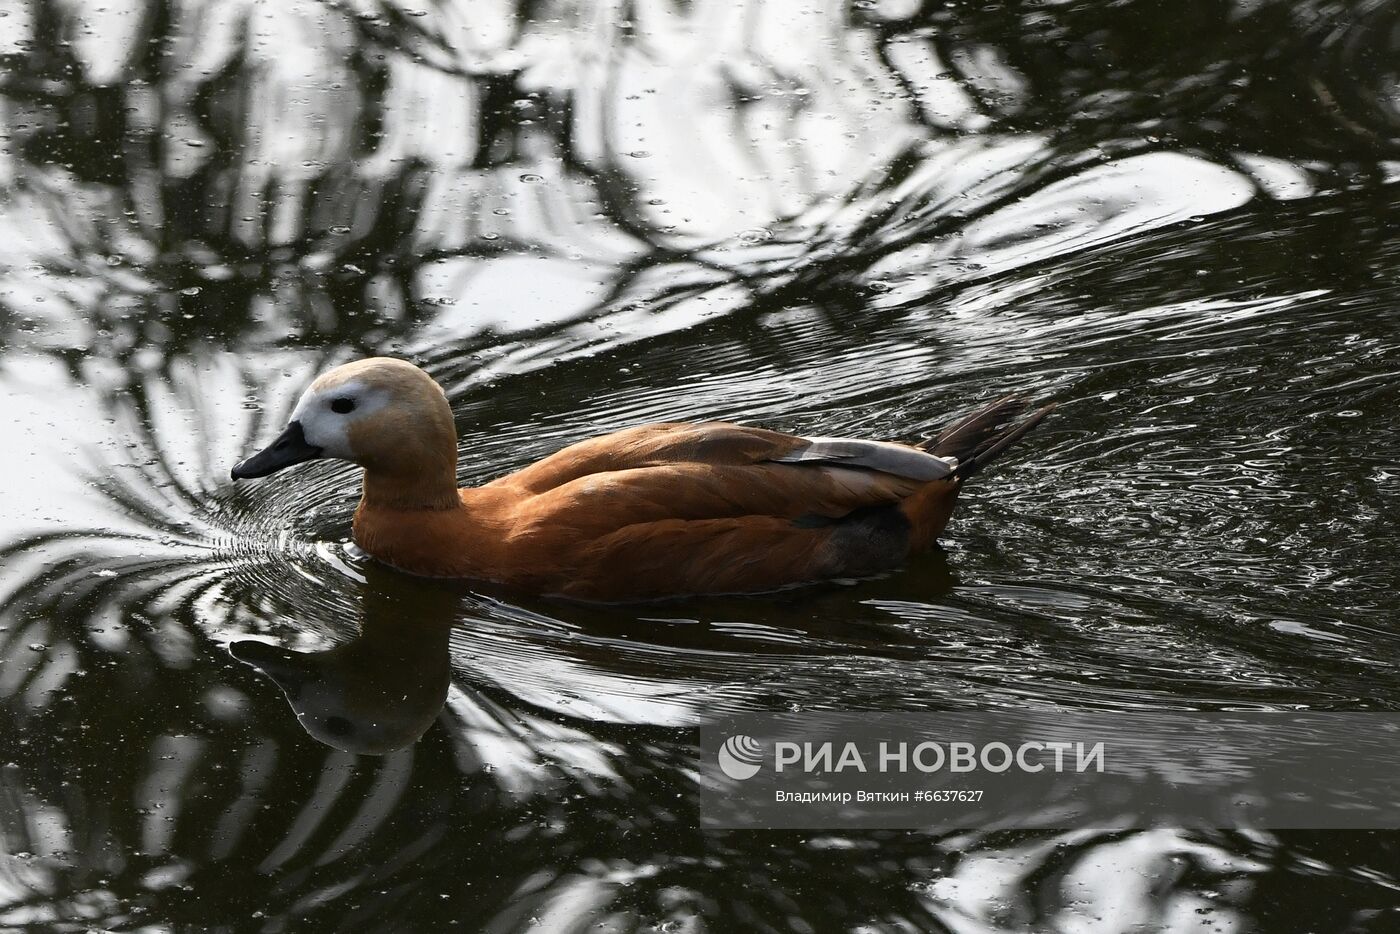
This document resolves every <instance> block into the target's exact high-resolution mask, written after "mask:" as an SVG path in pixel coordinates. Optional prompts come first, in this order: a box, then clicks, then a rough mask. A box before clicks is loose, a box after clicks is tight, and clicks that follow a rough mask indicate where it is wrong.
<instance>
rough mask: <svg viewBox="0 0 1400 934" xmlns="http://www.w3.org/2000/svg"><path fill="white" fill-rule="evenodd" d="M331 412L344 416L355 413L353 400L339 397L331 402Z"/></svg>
mask: <svg viewBox="0 0 1400 934" xmlns="http://www.w3.org/2000/svg"><path fill="white" fill-rule="evenodd" d="M331 411H332V412H334V413H335V414H337V415H345V414H347V413H349V412H353V411H355V400H354V399H347V398H345V397H344V396H341V397H340V398H339V399H332V400H331Z"/></svg>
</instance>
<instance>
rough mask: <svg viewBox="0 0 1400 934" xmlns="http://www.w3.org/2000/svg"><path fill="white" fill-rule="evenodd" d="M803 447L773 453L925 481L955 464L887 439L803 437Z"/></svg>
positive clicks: (940, 475) (796, 461) (783, 460)
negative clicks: (805, 443)
mask: <svg viewBox="0 0 1400 934" xmlns="http://www.w3.org/2000/svg"><path fill="white" fill-rule="evenodd" d="M802 440H804V441H806V442H807V446H806V447H801V448H798V449H797V450H795V451H791V452H789V453H787V454H784V455H783V456H782V457H775V458H774V460H775V461H777V462H779V463H783V464H819V463H820V464H831V465H833V466H839V467H862V468H864V469H866V470H878V471H880V472H881V473H887V474H892V475H894V476H896V477H905V478H907V479H910V480H919V481H924V482H927V481H929V480H939V479H941V478H943V477H946V476H948V475H949V474H951V473H952V472H953V468H954V467H956V466H958V459H957V458H956V457H935V456H934V455H932V454H929V453H928V452H927V451H920V450H918V449H917V448H911V447H905V446H904V445H902V444H894V443H891V442H889V441H857V440H854V439H851V438H803V439H802Z"/></svg>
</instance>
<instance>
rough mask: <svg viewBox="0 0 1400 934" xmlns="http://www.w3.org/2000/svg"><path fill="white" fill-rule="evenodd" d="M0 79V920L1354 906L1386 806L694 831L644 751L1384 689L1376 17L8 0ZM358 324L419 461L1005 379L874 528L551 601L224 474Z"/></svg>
mask: <svg viewBox="0 0 1400 934" xmlns="http://www.w3.org/2000/svg"><path fill="white" fill-rule="evenodd" d="M0 69H2V70H0V74H3V77H2V78H0V121H3V125H4V136H3V141H2V142H0V191H2V192H3V195H0V274H2V275H3V281H0V335H3V345H2V346H3V350H0V384H2V385H3V388H4V392H5V394H6V397H7V399H8V402H9V404H8V405H7V406H6V408H7V411H9V412H10V413H11V415H12V416H13V417H14V419H15V422H14V426H13V427H12V429H11V432H10V435H9V443H8V444H7V445H6V446H5V449H6V452H5V454H4V457H3V466H0V477H3V480H4V483H5V487H6V495H5V497H4V498H3V500H0V518H3V523H4V525H3V529H4V535H3V538H4V543H3V562H0V599H3V610H0V699H3V715H0V929H4V930H9V929H26V928H32V929H43V930H57V931H67V930H72V931H84V930H123V931H126V930H131V931H137V930H139V931H165V930H250V931H251V930H267V931H283V930H355V931H369V930H374V931H379V930H383V931H404V930H411V931H431V930H444V929H449V928H454V929H462V930H475V929H480V930H487V931H493V932H509V931H539V932H573V931H579V932H582V931H611V932H627V931H677V932H699V931H710V932H728V931H877V930H878V931H910V930H947V931H954V932H959V934H963V932H991V931H1002V930H1014V931H1021V930H1035V931H1064V932H1089V931H1095V932H1096V931H1110V932H1118V931H1129V930H1140V931H1171V932H1178V931H1182V932H1184V931H1192V932H1195V931H1223V932H1235V931H1270V932H1273V931H1278V932H1283V931H1289V932H1291V931H1334V930H1335V931H1341V930H1347V931H1355V932H1361V931H1389V930H1395V929H1396V925H1397V921H1400V914H1397V907H1396V906H1397V905H1400V836H1397V835H1396V834H1381V833H1375V834H1362V833H1345V834H1343V833H1338V832H1316V833H1300V832H1289V833H1264V832H1254V833H1205V832H1186V831H1181V830H1174V829H1170V828H1160V829H1155V830H1149V831H1132V832H1130V831H1115V832H1109V831H1074V832H1065V833H1060V834H1047V833H1012V832H998V833H982V832H968V833H965V834H960V835H956V836H952V837H946V836H945V837H932V836H927V835H919V834H897V833H860V834H849V833H840V834H837V833H792V832H771V833H746V834H726V835H718V834H711V835H706V834H702V833H701V832H700V831H699V830H698V829H697V817H696V813H695V804H694V799H693V791H694V780H695V779H694V773H693V762H692V759H691V756H692V743H693V741H694V736H695V733H694V727H695V726H696V725H697V724H699V723H701V722H703V721H704V720H706V719H707V718H710V717H714V716H716V715H717V714H719V713H722V712H725V711H738V710H749V709H775V710H810V709H824V708H842V709H845V708H854V709H861V708H870V709H880V710H917V709H947V708H987V707H1035V708H1050V709H1055V708H1065V709H1068V708H1093V709H1100V710H1139V711H1140V710H1144V709H1202V710H1220V709H1296V708H1312V709H1319V710H1396V709H1400V677H1398V676H1400V626H1398V625H1397V610H1398V609H1400V597H1397V592H1396V585H1397V583H1400V578H1397V574H1396V561H1395V554H1396V543H1397V535H1396V532H1397V530H1396V515H1397V508H1396V507H1397V485H1398V484H1400V457H1397V453H1400V447H1397V443H1396V438H1397V429H1400V392H1397V372H1398V371H1400V327H1397V325H1400V311H1397V309H1400V226H1397V223H1396V222H1397V219H1400V186H1397V185H1396V184H1395V181H1396V180H1397V179H1400V16H1397V15H1396V8H1395V5H1394V4H1390V3H1382V2H1375V0H1358V2H1353V3H1350V4H1343V3H1322V2H1301V3H1299V2H1273V0H1236V2H1223V0H1185V2H1180V3H1173V4H1167V3H1152V2H1120V3H1098V4H1094V3H1073V2H1071V3H1051V2H1042V3H1026V4H1003V3H965V4H964V3H957V2H953V3H947V4H943V3H927V4H920V3H918V2H879V3H870V2H857V3H855V4H852V5H850V6H849V7H847V6H843V5H842V4H840V3H827V4H822V5H812V6H807V7H804V6H800V5H798V4H796V3H793V4H791V5H789V4H786V3H776V2H773V3H763V4H760V3H757V2H749V3H731V2H721V0H712V2H709V0H706V2H693V3H686V4H660V3H658V4H644V3H604V2H597V3H594V2H579V3H573V4H565V3H523V2H522V3H517V4H511V3H508V2H484V0H473V2H471V3H467V2H465V0H459V2H449V0H413V2H405V3H402V4H399V3H389V2H383V3H372V2H362V0H353V2H324V3H317V2H310V0H281V2H278V3H271V2H254V0H189V2H181V3H171V2H161V0H131V2H123V3H115V2H112V3H99V2H83V0H71V2H57V0H16V2H11V3H7V4H4V5H0ZM371 352H373V353H394V354H399V355H404V356H407V357H409V358H411V359H413V360H415V361H417V362H419V363H421V364H423V365H424V366H426V367H427V368H428V369H429V370H430V371H431V372H432V373H433V374H434V375H435V376H436V377H437V378H438V379H439V380H440V381H441V382H442V383H443V384H444V385H445V386H446V387H447V388H448V392H449V395H450V397H451V399H452V401H453V406H454V409H455V412H456V414H457V419H458V427H459V430H460V432H461V436H462V442H461V453H462V457H461V475H462V480H463V482H468V483H477V482H482V481H486V480H489V479H491V478H493V477H495V476H498V475H500V474H502V473H504V472H507V471H510V470H513V469H517V468H519V467H522V466H524V465H525V464H528V463H530V462H531V461H533V460H534V459H536V458H538V457H541V456H543V455H545V454H548V453H550V452H552V451H553V450H555V449H557V448H559V447H561V446H562V445H564V444H566V443H568V442H571V441H574V440H578V439H580V438H583V437H587V436H589V435H591V434H595V433H598V432H602V431H607V430H611V429H615V428H621V427H624V426H627V425H631V424H635V423H638V422H644V421H648V420H660V419H667V420H671V419H689V418H695V419H704V418H720V419H730V420H740V421H745V422H751V423H756V424H762V425H766V426H770V427H775V428H780V429H785V430H794V431H800V432H802V433H804V434H818V435H842V434H849V435H854V436H869V437H890V438H914V437H921V436H924V435H926V434H928V433H929V432H931V431H932V430H933V429H935V428H936V427H937V426H939V425H940V424H942V423H943V422H944V421H946V420H947V419H948V418H949V417H950V416H952V415H954V414H956V413H959V412H962V411H964V410H966V409H967V408H969V407H971V406H972V405H973V404H975V403H976V402H978V401H980V400H984V399H986V398H988V397H992V396H995V395H997V394H1001V393H1006V392H1008V391H1019V392H1027V393H1031V394H1034V395H1037V396H1041V397H1046V398H1053V399H1055V400H1058V401H1059V403H1060V409H1059V411H1058V412H1057V414H1056V415H1055V417H1054V418H1053V420H1051V421H1048V422H1047V423H1046V424H1045V425H1044V426H1042V428H1041V429H1039V430H1038V431H1037V433H1036V435H1035V436H1034V437H1033V439H1032V440H1029V441H1028V442H1027V443H1026V444H1025V445H1024V446H1023V447H1021V448H1019V449H1018V450H1017V452H1016V454H1015V455H1014V456H1009V457H1008V458H1007V460H1006V461H1005V462H1004V463H1003V464H1000V465H999V466H998V468H997V469H996V470H995V471H992V472H989V473H988V474H987V475H986V476H985V477H984V478H982V479H979V481H978V483H977V485H976V489H975V491H973V492H972V493H971V494H970V495H967V496H965V497H964V500H963V505H962V506H961V509H960V513H959V516H958V518H957V519H956V520H955V524H954V526H953V527H952V529H951V530H950V535H949V537H948V538H947V540H946V543H945V546H944V548H943V550H942V551H941V552H939V553H935V554H932V555H929V556H925V557H923V558H920V559H918V560H917V561H915V562H914V563H913V564H912V565H911V566H910V567H909V568H907V569H906V570H903V571H901V572H899V573H897V574H893V575H891V576H888V577H886V578H884V579H880V580H873V581H864V582H858V583H853V584H833V585H829V586H824V587H817V588H811V589H807V590H802V591H797V592H790V593H784V594H780V595H775V596H767V597H756V598H726V599H708V600H687V601H683V602H677V603H671V604H663V605H658V606H650V607H634V608H627V609H618V608H588V607H579V606H574V605H569V604H561V603H556V602H550V601H545V600H536V599H529V598H522V597H521V596H520V595H518V594H509V593H497V592H492V591H487V590H481V589H473V588H468V587H465V586H456V585H447V584H429V583H425V582H422V581H417V580H413V579H409V578H404V577H401V576H399V575H396V574H393V573H391V572H387V571H384V570H381V569H379V568H377V567H375V566H374V565H373V564H372V563H371V562H369V561H367V560H366V559H365V558H364V557H363V556H362V555H360V554H358V553H357V552H356V551H355V549H354V547H353V546H352V545H350V544H349V542H348V538H349V519H350V513H351V510H352V509H353V506H354V502H355V498H356V496H357V490H358V477H357V476H356V471H354V470H352V469H350V468H347V467H344V466H336V465H330V464H318V465H310V466H308V467H305V468H302V469H299V470H296V471H292V472H289V473H287V474H284V475H279V476H277V477H275V478H272V479H270V480H267V481H263V482H260V483H257V484H252V485H248V484H243V485H239V486H237V487H235V486H233V485H231V484H230V483H229V482H228V481H227V475H228V468H229V466H230V465H231V464H232V463H233V462H234V461H235V460H236V459H237V458H238V457H239V456H241V455H243V454H246V453H247V452H249V451H250V450H252V449H254V448H255V447H257V446H259V445H260V444H261V443H263V442H265V441H266V440H267V439H269V438H270V437H271V436H272V434H273V433H274V432H275V431H276V429H277V428H278V426H280V425H281V424H282V422H283V421H284V420H285V418H286V416H287V413H288V412H289V410H290V407H291V403H292V401H293V400H294V399H295V397H296V395H297V394H298V393H299V392H300V390H301V389H302V388H303V386H304V385H305V383H306V382H307V381H308V380H309V379H310V377H311V376H312V375H314V374H315V373H316V372H317V371H319V370H320V369H322V368H324V367H326V366H328V365H330V364H332V363H334V362H339V361H342V360H345V359H350V358H353V357H355V356H357V355H363V354H366V353H371ZM250 638H251V639H254V640H257V641H259V642H261V643H263V644H262V645H252V646H250V645H248V644H247V643H246V642H244V643H242V644H241V645H240V646H235V648H234V650H233V651H234V653H235V654H237V656H238V658H242V659H245V660H248V661H256V662H258V663H259V664H261V665H262V666H263V667H264V668H266V669H268V670H270V671H273V672H274V673H276V674H277V677H278V679H279V680H280V681H281V682H282V683H283V684H284V685H286V686H288V687H289V688H291V691H290V693H292V694H293V695H295V696H296V697H297V703H296V704H295V705H293V706H295V707H296V714H297V715H299V716H300V718H301V719H300V721H299V720H298V718H297V716H296V715H294V713H293V711H292V709H290V708H289V705H288V703H287V701H286V699H285V697H284V695H283V693H282V691H281V690H279V688H278V686H277V685H276V684H274V683H273V682H272V681H271V680H269V679H267V678H265V677H263V676H262V675H260V674H259V673H258V672H257V671H255V670H254V669H253V668H251V667H249V666H247V665H245V664H243V663H242V662H240V661H239V660H238V659H236V658H235V657H234V655H232V654H230V651H229V649H228V646H229V644H230V643H233V642H237V641H239V640H247V639H250ZM279 647H281V648H279ZM286 647H290V648H292V649H296V650H300V651H303V652H310V653H319V654H314V655H297V656H292V655H289V654H287V653H286ZM444 694H445V707H442V706H441V705H442V704H443V701H444ZM439 710H440V713H439ZM303 723H304V724H305V727H306V728H305V729H303V726H302V724H303ZM376 723H377V724H378V726H371V724H376ZM425 726H426V732H424V733H423V736H422V739H421V740H420V741H419V742H417V743H416V744H410V745H407V746H403V745H402V744H403V743H404V742H407V741H408V740H409V739H411V738H412V737H413V736H414V735H416V733H417V732H418V731H420V730H423V729H424V727H425ZM314 736H319V737H321V738H322V739H324V740H326V741H327V742H329V743H330V744H331V745H327V744H325V743H322V742H319V741H317V739H316V738H313V737H314ZM335 746H339V747H340V748H333V747H335ZM390 747H399V748H396V749H393V750H392V751H389V752H388V753H387V754H385V755H379V756H369V755H357V754H355V753H352V752H349V751H346V749H347V748H360V749H371V748H373V749H375V750H376V751H383V750H384V749H388V748H390Z"/></svg>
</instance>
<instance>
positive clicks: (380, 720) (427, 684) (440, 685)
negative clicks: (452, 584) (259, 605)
mask: <svg viewBox="0 0 1400 934" xmlns="http://www.w3.org/2000/svg"><path fill="white" fill-rule="evenodd" d="M383 576H384V575H383V574H382V573H381V574H380V575H377V577H379V578H382V577H383ZM381 585H388V586H381ZM398 591H399V592H398V593H395V592H394V589H393V588H392V581H383V580H376V576H371V578H370V582H369V583H368V584H366V585H365V619H364V625H363V627H362V628H361V631H360V633H359V634H358V635H357V636H356V637H355V638H353V639H351V640H350V641H349V642H345V643H343V644H341V645H337V646H335V647H334V648H331V649H327V650H326V651H322V652H294V651H292V650H291V649H287V648H283V647H282V646H280V645H273V644H270V643H267V642H260V641H256V640H253V639H240V640H238V641H236V642H234V643H232V644H231V645H229V652H230V653H231V654H232V655H233V657H234V658H236V659H238V660H239V661H241V662H244V663H246V664H248V665H251V666H253V667H254V668H256V669H258V670H259V671H261V672H262V673H263V674H265V675H267V676H268V677H270V678H271V679H272V680H273V681H275V682H277V685H278V686H279V687H280V688H282V691H283V692H284V693H285V694H286V695H287V702H288V703H289V704H290V705H291V707H292V710H293V711H294V712H295V713H296V715H297V720H299V721H300V722H301V725H302V727H303V728H304V729H305V730H306V732H308V733H310V734H311V735H312V736H313V737H315V738H316V739H318V740H320V741H321V742H323V743H325V744H326V745H328V746H334V747H335V748H337V749H344V750H346V751H348V752H357V753H367V754H370V755H380V754H383V753H386V752H390V751H392V750H395V749H399V748H400V747H403V746H407V745H408V744H410V743H412V742H414V741H415V740H417V739H418V737H420V736H422V735H423V733H424V732H425V731H426V730H427V729H428V727H429V726H431V725H432V723H433V721H434V720H435V719H436V718H437V715H438V712H439V711H440V710H441V709H442V705H443V703H444V701H446V699H447V686H448V681H449V675H450V667H449V661H448V651H447V637H448V633H449V631H450V630H451V628H452V622H453V618H454V614H455V611H456V607H457V602H458V601H457V596H456V595H455V594H452V593H450V592H448V591H446V590H445V589H442V588H438V587H429V588H418V589H417V592H415V593H411V594H410V593H403V592H402V591H403V588H398Z"/></svg>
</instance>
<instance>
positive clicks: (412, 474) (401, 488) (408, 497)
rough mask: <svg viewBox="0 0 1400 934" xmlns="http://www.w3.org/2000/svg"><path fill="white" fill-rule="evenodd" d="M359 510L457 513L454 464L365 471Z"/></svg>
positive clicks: (459, 502) (460, 503)
mask: <svg viewBox="0 0 1400 934" xmlns="http://www.w3.org/2000/svg"><path fill="white" fill-rule="evenodd" d="M360 505H361V506H369V507H373V508H377V509H397V510H442V509H457V508H459V507H460V506H461V505H462V501H461V499H460V498H459V497H458V495H457V471H456V465H455V464H437V465H433V466H431V467H428V466H424V467H421V468H418V469H414V470H410V471H389V470H383V469H374V468H371V467H366V468H365V479H364V493H363V495H362V496H361V498H360Z"/></svg>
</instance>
